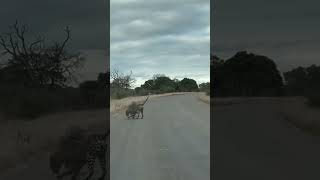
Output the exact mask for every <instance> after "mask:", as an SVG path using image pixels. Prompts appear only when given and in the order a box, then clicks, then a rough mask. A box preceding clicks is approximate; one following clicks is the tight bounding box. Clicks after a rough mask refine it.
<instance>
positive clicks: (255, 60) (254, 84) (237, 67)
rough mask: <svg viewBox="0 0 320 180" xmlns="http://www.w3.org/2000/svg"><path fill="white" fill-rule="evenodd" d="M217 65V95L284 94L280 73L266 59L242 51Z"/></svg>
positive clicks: (217, 62)
mask: <svg viewBox="0 0 320 180" xmlns="http://www.w3.org/2000/svg"><path fill="white" fill-rule="evenodd" d="M214 62H215V63H213V65H212V66H213V73H214V74H213V77H214V79H213V87H214V88H215V91H214V95H224V96H269V95H270V96H274V95H280V93H281V91H282V87H283V81H282V77H281V75H280V72H279V71H278V69H277V67H276V64H275V63H274V62H273V61H272V60H271V59H269V58H267V57H265V56H260V55H255V54H252V53H247V52H245V51H243V52H239V53H237V54H236V55H235V56H233V57H232V58H230V59H228V60H226V61H214Z"/></svg>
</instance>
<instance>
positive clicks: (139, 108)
mask: <svg viewBox="0 0 320 180" xmlns="http://www.w3.org/2000/svg"><path fill="white" fill-rule="evenodd" d="M148 98H149V95H148V97H147V99H146V100H145V101H144V102H143V103H140V104H138V103H137V102H132V103H131V104H130V105H129V106H128V108H127V110H126V116H127V118H128V119H129V118H130V117H131V118H132V119H135V117H136V115H138V117H137V118H139V117H140V114H141V119H143V109H144V105H145V104H146V102H147V101H148Z"/></svg>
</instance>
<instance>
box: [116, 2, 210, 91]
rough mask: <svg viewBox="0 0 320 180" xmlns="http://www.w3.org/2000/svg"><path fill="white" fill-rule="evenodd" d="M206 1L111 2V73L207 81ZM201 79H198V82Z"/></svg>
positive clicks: (207, 6) (207, 37)
mask: <svg viewBox="0 0 320 180" xmlns="http://www.w3.org/2000/svg"><path fill="white" fill-rule="evenodd" d="M209 4H210V1H209V0H178V1H171V0H163V1H156V0H148V1H146V0H135V1H133V0H120V1H118V0H112V1H111V32H110V33H111V54H110V55H111V56H110V59H111V68H117V69H121V70H123V71H127V72H128V71H130V70H133V73H134V74H135V76H136V78H137V85H140V84H141V83H143V81H144V80H146V79H148V78H151V77H152V75H154V74H158V73H160V74H166V75H168V76H170V77H178V76H187V77H188V76H189V77H192V78H196V80H197V79H199V80H200V81H209V52H210V24H209V23H210V20H209V18H210V17H209V12H210V6H209ZM200 75H201V77H200Z"/></svg>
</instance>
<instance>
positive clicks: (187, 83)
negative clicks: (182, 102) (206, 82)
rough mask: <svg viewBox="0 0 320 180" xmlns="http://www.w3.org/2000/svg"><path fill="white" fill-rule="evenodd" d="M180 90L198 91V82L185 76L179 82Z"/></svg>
mask: <svg viewBox="0 0 320 180" xmlns="http://www.w3.org/2000/svg"><path fill="white" fill-rule="evenodd" d="M179 89H180V91H185V92H191V91H198V90H199V89H198V85H197V82H196V81H195V80H193V79H189V78H184V79H182V80H181V81H180V82H179Z"/></svg>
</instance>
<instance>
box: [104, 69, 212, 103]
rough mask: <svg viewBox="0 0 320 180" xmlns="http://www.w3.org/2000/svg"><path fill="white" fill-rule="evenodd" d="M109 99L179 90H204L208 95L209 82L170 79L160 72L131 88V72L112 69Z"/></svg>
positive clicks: (132, 79)
mask: <svg viewBox="0 0 320 180" xmlns="http://www.w3.org/2000/svg"><path fill="white" fill-rule="evenodd" d="M110 77H111V83H110V90H111V92H110V96H111V99H123V98H126V97H132V96H145V95H148V94H149V93H150V94H170V93H179V92H205V93H206V94H207V95H210V83H209V82H208V83H202V84H199V85H198V84H197V82H196V81H195V80H194V79H190V78H184V79H182V80H178V79H171V78H170V77H168V76H166V75H162V74H156V75H154V76H153V78H152V79H149V80H147V81H145V82H144V84H142V85H141V86H140V87H136V88H132V85H133V83H134V82H135V79H134V78H133V74H132V72H131V73H130V74H123V73H121V72H119V71H118V70H113V71H112V72H111V74H110Z"/></svg>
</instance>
